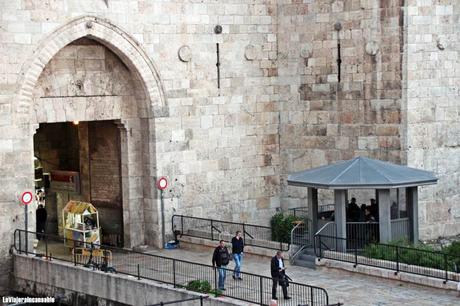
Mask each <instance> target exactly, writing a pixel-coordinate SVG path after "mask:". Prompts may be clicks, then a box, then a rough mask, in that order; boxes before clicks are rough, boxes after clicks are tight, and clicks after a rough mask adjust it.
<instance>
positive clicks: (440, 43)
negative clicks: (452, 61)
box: [436, 38, 446, 51]
mask: <svg viewBox="0 0 460 306" xmlns="http://www.w3.org/2000/svg"><path fill="white" fill-rule="evenodd" d="M436 47H438V49H439V50H441V51H442V50H444V49H445V48H446V44H445V43H444V40H443V39H441V38H438V40H437V41H436Z"/></svg>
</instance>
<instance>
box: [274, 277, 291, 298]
mask: <svg viewBox="0 0 460 306" xmlns="http://www.w3.org/2000/svg"><path fill="white" fill-rule="evenodd" d="M272 281H273V286H272V298H276V287H278V284H279V278H277V277H276V278H275V277H273V278H272ZM279 285H280V286H281V284H279ZM281 288H282V289H283V296H284V297H287V296H288V293H287V287H286V286H281Z"/></svg>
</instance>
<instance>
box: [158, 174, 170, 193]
mask: <svg viewBox="0 0 460 306" xmlns="http://www.w3.org/2000/svg"><path fill="white" fill-rule="evenodd" d="M166 187H168V180H167V179H166V178H165V177H164V176H163V177H160V179H159V180H158V181H157V188H158V189H160V190H165V189H166Z"/></svg>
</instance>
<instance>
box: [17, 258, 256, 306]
mask: <svg viewBox="0 0 460 306" xmlns="http://www.w3.org/2000/svg"><path fill="white" fill-rule="evenodd" d="M12 290H15V291H16V292H21V293H23V294H27V295H29V296H35V297H47V296H49V297H55V298H56V299H57V298H60V299H62V301H63V302H64V303H65V304H66V305H72V306H74V305H75V306H79V305H110V306H121V305H153V304H157V303H161V302H170V301H176V300H181V299H189V298H194V297H199V296H200V294H199V293H196V292H191V291H187V290H185V289H179V288H174V287H173V286H172V285H166V284H162V283H157V282H154V281H149V280H146V279H141V280H137V279H136V278H135V277H132V276H127V275H120V274H113V273H104V272H101V271H92V270H91V269H87V268H83V267H80V266H78V267H75V266H73V265H72V264H71V263H63V262H59V261H53V262H49V261H46V260H42V259H41V258H40V259H39V258H33V257H27V256H24V255H15V256H14V278H13V280H12ZM10 296H11V295H10ZM187 305H190V306H195V305H196V306H197V305H200V301H199V300H197V301H189V302H187ZM203 305H209V306H226V305H247V303H244V302H241V301H237V300H233V299H229V298H222V297H221V298H215V297H209V298H206V299H205V300H204V301H203Z"/></svg>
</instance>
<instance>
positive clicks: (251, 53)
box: [244, 45, 257, 61]
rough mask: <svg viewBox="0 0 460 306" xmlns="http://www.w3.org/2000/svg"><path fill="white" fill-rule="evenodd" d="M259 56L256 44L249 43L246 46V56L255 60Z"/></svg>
mask: <svg viewBox="0 0 460 306" xmlns="http://www.w3.org/2000/svg"><path fill="white" fill-rule="evenodd" d="M256 56H257V50H256V47H255V46H254V45H247V46H246V48H245V49H244V57H245V58H246V59H247V60H248V61H252V60H255V59H256Z"/></svg>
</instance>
